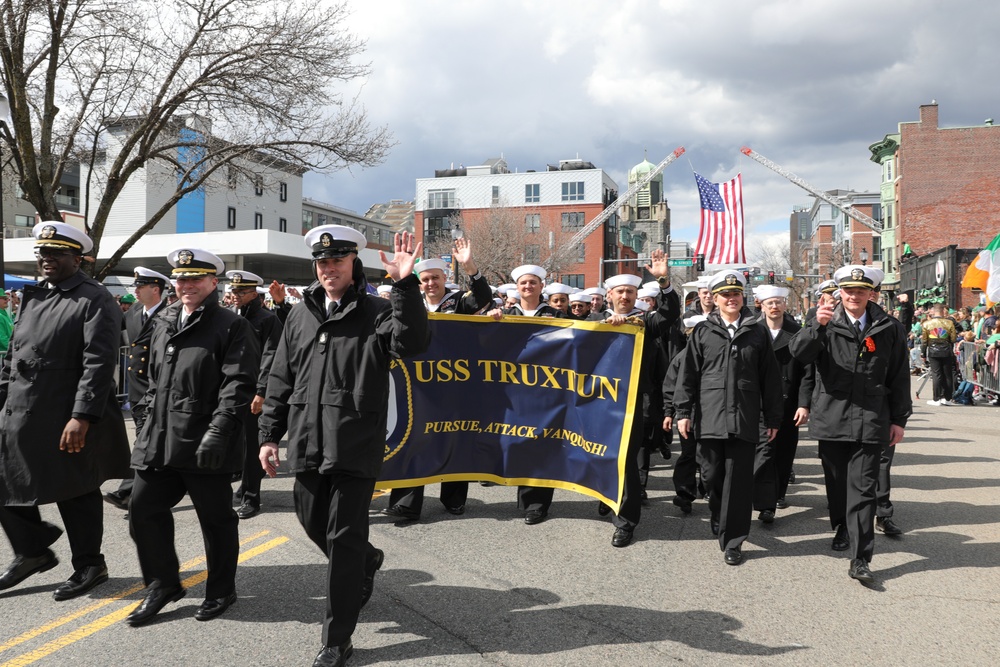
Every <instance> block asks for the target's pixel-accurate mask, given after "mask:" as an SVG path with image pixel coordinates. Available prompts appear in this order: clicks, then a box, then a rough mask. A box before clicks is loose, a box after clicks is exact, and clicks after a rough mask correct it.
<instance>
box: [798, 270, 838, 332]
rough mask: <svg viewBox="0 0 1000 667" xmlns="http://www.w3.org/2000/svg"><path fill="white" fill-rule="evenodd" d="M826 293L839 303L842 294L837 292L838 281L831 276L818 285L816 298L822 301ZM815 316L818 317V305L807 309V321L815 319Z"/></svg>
mask: <svg viewBox="0 0 1000 667" xmlns="http://www.w3.org/2000/svg"><path fill="white" fill-rule="evenodd" d="M824 294H828V295H830V297H831V298H832V299H834V301H835V303H839V302H840V295H839V294H837V281H836V280H833V279H832V278H831V279H830V280H824V281H823V282H821V283H820V284H819V285H816V291H815V296H816V298H817V299H819V300H820V301H822V300H823V295H824ZM814 317H816V306H813V307H812V308H810V309H809V310H808V311H806V318H805V321H806V322H808V321H809V320H811V319H813V318H814Z"/></svg>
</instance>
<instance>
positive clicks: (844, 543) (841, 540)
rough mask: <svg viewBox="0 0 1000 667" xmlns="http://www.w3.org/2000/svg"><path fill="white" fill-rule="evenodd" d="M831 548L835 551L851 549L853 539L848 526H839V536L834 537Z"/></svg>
mask: <svg viewBox="0 0 1000 667" xmlns="http://www.w3.org/2000/svg"><path fill="white" fill-rule="evenodd" d="M830 548H831V549H833V550H834V551H847V550H848V549H850V548H851V537H850V535H848V534H847V526H837V534H836V535H834V536H833V542H831V543H830Z"/></svg>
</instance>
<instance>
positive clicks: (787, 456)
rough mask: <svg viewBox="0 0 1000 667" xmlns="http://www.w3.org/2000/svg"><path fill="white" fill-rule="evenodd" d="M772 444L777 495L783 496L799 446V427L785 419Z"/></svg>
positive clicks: (786, 491)
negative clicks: (776, 478)
mask: <svg viewBox="0 0 1000 667" xmlns="http://www.w3.org/2000/svg"><path fill="white" fill-rule="evenodd" d="M771 444H772V445H773V446H774V467H775V470H776V472H777V477H778V480H777V495H778V497H779V498H784V497H785V494H786V493H788V480H789V479H791V478H792V464H794V463H795V452H796V451H797V450H798V448H799V427H798V426H796V425H795V421H794V420H789V421H786V422H785V423H784V424H782V425H781V428H780V429H778V435H776V436H774V440H772V441H771Z"/></svg>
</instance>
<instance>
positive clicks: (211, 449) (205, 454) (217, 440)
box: [195, 424, 229, 470]
mask: <svg viewBox="0 0 1000 667" xmlns="http://www.w3.org/2000/svg"><path fill="white" fill-rule="evenodd" d="M228 449H229V439H228V438H227V437H226V436H224V435H223V434H222V432H221V431H220V430H219V428H218V427H217V426H215V425H214V424H209V425H208V430H207V431H205V435H204V436H202V438H201V444H200V445H198V449H197V450H196V451H195V457H196V458H197V460H198V467H199V468H207V469H209V470H217V469H219V468H221V467H222V464H223V462H225V460H226V451H227V450H228Z"/></svg>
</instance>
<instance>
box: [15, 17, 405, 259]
mask: <svg viewBox="0 0 1000 667" xmlns="http://www.w3.org/2000/svg"><path fill="white" fill-rule="evenodd" d="M346 16H347V10H346V7H345V5H344V4H342V3H338V4H334V5H333V6H328V5H326V4H317V3H315V2H304V1H303V0H288V1H287V2H285V3H274V2H270V1H269V0H132V1H129V2H125V1H124V0H7V2H5V3H3V4H0V65H2V72H0V75H2V77H3V84H4V89H5V91H4V92H5V94H6V95H7V97H8V99H9V101H10V106H11V114H10V119H9V121H8V120H6V119H0V120H3V121H4V122H2V123H0V140H2V141H4V142H5V143H6V145H7V147H8V151H9V154H12V155H13V159H14V163H15V165H16V168H17V172H18V176H19V181H20V185H21V189H22V191H23V192H24V196H25V198H26V199H27V200H28V201H29V202H31V203H32V205H34V206H35V208H36V210H37V211H38V213H39V214H40V215H41V216H42V218H43V219H59V209H58V207H57V205H56V200H55V195H56V191H57V190H58V189H59V182H60V178H61V176H62V173H63V170H64V169H65V168H66V166H67V164H69V163H72V162H79V163H80V164H81V165H82V166H83V167H84V168H83V169H81V173H84V172H86V173H88V175H89V177H88V179H87V181H86V182H85V183H83V184H82V189H83V190H85V192H89V191H90V190H91V189H92V188H94V187H99V188H100V192H99V195H100V196H99V200H98V203H97V207H96V210H93V211H86V212H85V218H86V221H87V226H88V231H89V233H90V235H91V237H92V238H93V239H94V245H95V248H94V255H95V256H96V255H97V251H98V248H99V246H100V242H101V237H102V235H103V232H104V228H105V225H106V223H107V220H108V215H109V213H110V212H111V207H112V205H113V204H114V202H115V200H116V199H117V198H118V196H119V195H120V194H121V192H122V189H123V188H124V186H125V184H126V183H127V182H128V181H129V179H131V178H134V177H136V176H137V175H138V174H140V173H142V171H141V170H144V169H146V168H147V167H149V166H150V165H151V164H152V163H158V164H161V165H163V166H164V167H165V168H167V169H168V171H169V172H170V173H172V174H174V175H175V176H176V179H173V180H172V181H171V183H172V187H173V192H172V194H171V196H170V197H169V198H168V199H167V201H166V202H165V203H164V204H163V206H162V207H161V208H160V209H159V210H158V211H156V212H154V213H153V215H152V216H151V217H150V218H149V220H147V221H145V224H143V225H142V226H141V227H139V228H138V229H137V230H136V231H135V233H134V234H133V235H132V236H131V237H130V238H129V239H128V240H126V242H125V243H124V244H123V245H122V246H121V247H120V248H118V249H117V250H116V252H115V253H114V254H113V256H112V257H111V259H109V260H108V262H106V263H105V264H104V265H103V266H101V267H100V268H99V269H98V270H97V275H98V276H99V277H103V276H104V275H106V274H107V273H108V272H109V271H110V270H111V269H112V268H113V267H114V266H115V264H117V262H118V261H119V260H120V259H121V257H122V256H124V254H125V253H126V252H127V251H128V249H129V248H130V247H131V246H132V245H133V244H134V243H135V242H136V241H137V240H138V239H139V238H141V237H142V235H144V234H145V233H147V232H148V231H150V230H151V229H152V228H153V227H154V226H155V225H156V223H157V222H158V221H159V220H160V219H162V217H163V216H164V215H165V214H166V213H167V212H168V211H169V210H170V209H171V208H172V207H173V206H174V205H175V204H176V203H177V202H178V201H179V200H180V199H181V198H182V197H183V196H184V195H185V194H187V193H190V192H194V191H196V190H199V189H201V188H205V187H210V184H211V178H212V176H213V174H215V173H216V172H218V170H219V169H221V168H223V167H227V168H228V169H234V170H236V171H237V172H243V173H244V174H245V175H247V176H248V177H251V178H253V177H254V173H255V172H258V171H259V169H260V168H261V167H263V168H265V169H266V168H267V167H268V166H273V167H280V168H282V169H285V170H295V169H298V170H301V171H305V170H315V171H331V170H336V169H340V168H344V167H347V166H350V165H362V166H370V165H374V164H377V163H379V162H381V161H382V160H383V159H384V157H385V155H386V154H387V152H388V150H389V148H390V147H391V145H392V139H391V136H390V135H389V133H388V131H387V130H386V128H377V127H372V126H371V125H370V123H369V122H368V119H367V117H366V114H365V112H364V110H363V109H362V108H361V107H360V106H359V104H358V102H357V100H346V101H345V100H344V99H343V98H342V97H341V96H340V95H338V94H337V93H336V92H334V90H333V88H334V86H335V85H336V84H337V83H338V82H346V81H350V80H353V79H356V78H358V77H363V76H365V75H366V74H367V73H368V66H367V64H363V63H357V62H356V58H357V56H359V55H360V54H361V53H362V52H363V49H364V43H363V42H362V41H360V40H359V39H358V38H356V37H355V36H353V35H351V34H350V33H348V32H347V31H346V29H345V28H344V26H343V22H344V20H345V18H346ZM97 175H100V178H99V179H98V178H95V176H97ZM216 178H218V177H216ZM227 178H231V175H228V174H227ZM98 181H99V182H98ZM84 196H86V194H85V195H84Z"/></svg>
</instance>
